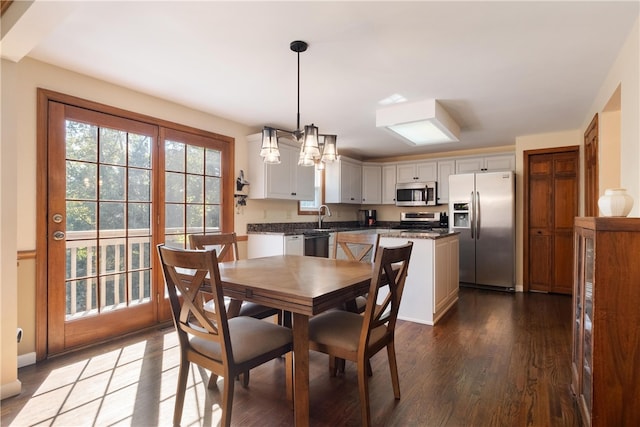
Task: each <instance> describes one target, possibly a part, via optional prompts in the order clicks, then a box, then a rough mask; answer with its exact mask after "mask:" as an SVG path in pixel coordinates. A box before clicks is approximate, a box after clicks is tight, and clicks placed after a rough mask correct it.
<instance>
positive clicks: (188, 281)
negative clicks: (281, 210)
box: [158, 245, 233, 375]
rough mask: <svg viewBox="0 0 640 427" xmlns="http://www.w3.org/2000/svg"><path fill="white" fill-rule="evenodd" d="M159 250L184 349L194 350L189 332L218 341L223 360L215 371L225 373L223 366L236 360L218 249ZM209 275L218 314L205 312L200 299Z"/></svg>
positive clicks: (209, 290)
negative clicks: (221, 279)
mask: <svg viewBox="0 0 640 427" xmlns="http://www.w3.org/2000/svg"><path fill="white" fill-rule="evenodd" d="M158 253H159V255H160V261H161V263H162V270H163V272H164V277H165V282H166V285H167V290H168V291H169V301H170V303H171V313H172V315H173V321H174V325H175V327H176V331H177V333H178V339H179V341H180V347H181V349H182V352H183V353H184V352H187V351H189V350H191V347H190V343H189V335H191V336H194V337H198V338H202V339H203V340H206V341H211V342H214V343H217V344H218V345H219V346H220V354H221V360H219V361H217V363H216V365H218V368H219V369H217V370H215V371H214V372H215V374H217V375H223V374H224V372H223V369H222V368H223V366H224V365H227V364H228V363H229V362H231V363H233V355H232V353H231V341H230V339H229V334H228V319H227V311H226V308H225V305H224V298H223V294H222V288H221V285H220V271H219V270H218V258H217V256H216V251H215V249H214V250H205V251H189V250H187V251H185V250H180V249H173V248H169V247H166V246H163V245H160V246H158ZM181 269H185V270H191V272H193V274H191V272H190V273H189V274H185V272H181ZM207 277H209V278H210V279H209V286H208V287H209V288H210V289H208V290H207V292H208V293H210V294H211V296H212V299H213V303H214V306H215V312H214V313H210V312H207V313H205V310H204V307H203V305H202V303H201V301H200V299H199V298H198V295H199V294H200V291H201V289H202V287H203V285H205V279H206V278H207Z"/></svg>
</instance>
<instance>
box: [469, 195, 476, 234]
mask: <svg viewBox="0 0 640 427" xmlns="http://www.w3.org/2000/svg"><path fill="white" fill-rule="evenodd" d="M475 206H476V198H475V195H474V194H473V191H472V192H471V206H470V207H469V230H470V231H471V238H472V239H473V238H474V231H475V229H474V228H475V221H476V215H475Z"/></svg>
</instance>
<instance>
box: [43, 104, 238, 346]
mask: <svg viewBox="0 0 640 427" xmlns="http://www.w3.org/2000/svg"><path fill="white" fill-rule="evenodd" d="M47 133H48V135H47V140H48V143H47V148H46V150H47V155H46V158H47V165H46V168H47V172H46V173H47V180H46V182H47V184H46V185H47V188H46V206H47V208H46V212H45V213H43V214H44V215H46V217H47V218H46V228H47V233H46V235H47V239H46V260H47V262H46V266H47V267H46V269H47V270H46V280H47V286H46V289H47V294H46V298H47V307H46V308H47V341H46V347H47V349H46V353H47V354H56V353H59V352H63V351H66V350H68V349H71V348H75V347H79V346H84V345H88V344H92V343H95V342H99V341H103V340H105V339H108V338H110V337H116V336H119V335H122V334H124V333H128V332H132V331H135V330H139V329H142V328H145V327H148V326H152V325H153V324H155V323H157V322H160V321H163V320H168V319H169V318H170V310H169V306H168V301H167V299H166V297H165V287H164V281H163V277H162V273H161V269H160V268H158V260H157V255H156V250H155V246H156V245H157V244H158V243H166V244H168V245H170V246H174V247H186V245H187V238H188V235H189V234H192V233H198V234H204V233H212V232H219V231H223V230H224V231H232V230H233V218H232V217H233V207H232V206H231V201H232V195H230V194H228V193H231V191H225V188H229V189H230V190H231V188H232V187H231V184H232V182H231V179H230V177H232V176H233V171H232V170H230V168H231V167H232V160H231V159H232V153H233V149H232V146H231V147H230V144H229V141H228V140H224V139H216V138H212V137H211V136H208V135H198V134H194V133H189V132H186V131H180V130H175V129H170V128H166V127H162V126H158V125H156V124H153V123H147V122H145V121H140V120H136V119H130V118H124V117H121V116H119V115H114V114H110V113H104V112H97V111H94V110H90V109H85V108H81V107H77V106H73V105H69V104H66V103H62V102H53V101H50V102H49V103H48V124H47ZM225 204H228V205H229V206H228V207H227V208H225Z"/></svg>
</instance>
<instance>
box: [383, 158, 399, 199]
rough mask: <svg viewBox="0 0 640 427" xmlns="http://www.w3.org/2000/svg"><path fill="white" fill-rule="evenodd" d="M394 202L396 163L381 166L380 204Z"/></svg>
mask: <svg viewBox="0 0 640 427" xmlns="http://www.w3.org/2000/svg"><path fill="white" fill-rule="evenodd" d="M395 203H396V165H385V166H383V167H382V204H384V205H394V204H395Z"/></svg>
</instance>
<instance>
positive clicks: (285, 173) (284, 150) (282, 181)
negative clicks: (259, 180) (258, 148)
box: [265, 144, 298, 199]
mask: <svg viewBox="0 0 640 427" xmlns="http://www.w3.org/2000/svg"><path fill="white" fill-rule="evenodd" d="M279 148H280V163H279V164H273V165H271V164H267V165H265V167H266V168H267V192H266V193H267V198H270V199H293V198H294V195H293V193H294V191H293V187H292V182H293V181H292V178H293V176H294V175H295V172H293V171H292V168H293V167H297V162H298V160H297V153H298V151H297V150H296V149H295V148H293V147H289V146H288V145H284V144H280V147H279ZM294 164H295V165H296V166H293V165H294Z"/></svg>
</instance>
